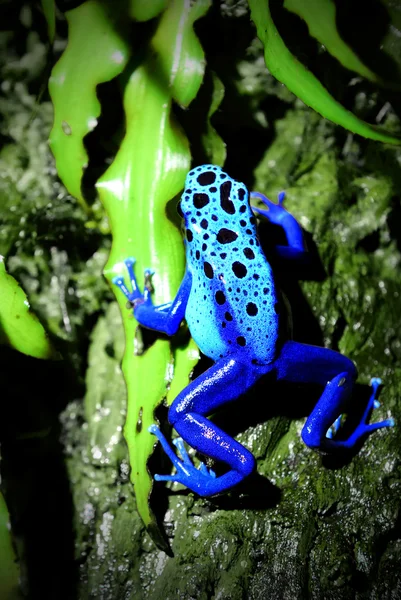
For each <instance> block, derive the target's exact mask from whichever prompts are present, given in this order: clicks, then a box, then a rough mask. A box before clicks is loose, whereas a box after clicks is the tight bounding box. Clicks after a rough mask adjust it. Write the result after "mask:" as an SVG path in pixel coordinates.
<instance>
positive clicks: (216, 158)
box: [202, 73, 227, 167]
mask: <svg viewBox="0 0 401 600" xmlns="http://www.w3.org/2000/svg"><path fill="white" fill-rule="evenodd" d="M212 85H213V92H212V101H211V103H210V107H209V110H208V113H207V117H208V120H207V124H206V132H205V133H204V134H203V135H202V143H203V147H204V149H205V152H206V155H207V157H208V160H209V161H210V163H212V164H214V165H219V166H220V167H222V166H223V165H224V161H225V160H226V155H227V152H226V145H225V143H224V141H223V140H222V138H221V137H220V136H219V134H218V133H217V131H216V130H215V128H214V127H213V125H212V124H211V118H212V117H213V115H214V113H215V112H216V111H217V110H218V108H219V106H220V104H221V103H222V101H223V98H224V85H223V83H222V81H221V80H220V79H219V78H218V77H217V75H216V73H212Z"/></svg>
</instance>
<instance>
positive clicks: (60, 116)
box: [49, 0, 129, 208]
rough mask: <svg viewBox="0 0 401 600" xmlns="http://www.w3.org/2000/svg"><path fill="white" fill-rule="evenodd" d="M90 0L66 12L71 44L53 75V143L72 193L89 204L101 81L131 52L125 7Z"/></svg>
mask: <svg viewBox="0 0 401 600" xmlns="http://www.w3.org/2000/svg"><path fill="white" fill-rule="evenodd" d="M119 6H120V5H119V3H116V4H115V5H114V12H113V11H112V10H111V8H113V5H111V7H110V9H109V8H108V7H107V6H106V5H105V3H103V2H100V1H96V0H89V1H88V2H85V3H84V4H81V6H79V7H78V8H75V9H73V10H70V11H68V12H67V13H66V18H67V22H68V45H67V48H66V50H65V51H64V53H63V55H62V56H61V58H60V60H59V61H58V63H57V64H56V65H55V67H54V69H53V71H52V75H51V77H50V79H49V92H50V96H51V98H52V101H53V106H54V124H53V129H52V131H51V133H50V146H51V149H52V151H53V154H54V157H55V159H56V166H57V171H58V174H59V177H60V179H61V180H62V182H63V183H64V185H65V187H66V188H67V190H68V191H69V193H70V194H71V195H72V196H74V197H75V198H77V199H78V200H79V201H80V202H81V204H82V205H83V206H84V207H86V208H87V205H86V201H85V199H84V197H83V195H82V192H81V180H82V176H83V171H84V169H85V168H86V166H87V164H88V155H87V152H86V150H85V147H84V143H83V140H84V137H85V136H86V135H87V134H88V133H89V132H90V131H92V130H93V129H94V128H95V127H96V125H97V118H98V117H99V115H100V103H99V101H98V99H97V96H96V87H97V86H98V85H99V84H100V83H104V82H106V81H110V80H111V79H113V78H114V77H116V76H117V75H119V74H120V73H121V72H122V71H123V69H124V67H125V65H126V64H127V61H128V58H129V46H128V45H127V43H126V42H125V40H124V39H123V38H122V36H121V35H119V33H118V29H119V23H120V20H121V12H120V10H119Z"/></svg>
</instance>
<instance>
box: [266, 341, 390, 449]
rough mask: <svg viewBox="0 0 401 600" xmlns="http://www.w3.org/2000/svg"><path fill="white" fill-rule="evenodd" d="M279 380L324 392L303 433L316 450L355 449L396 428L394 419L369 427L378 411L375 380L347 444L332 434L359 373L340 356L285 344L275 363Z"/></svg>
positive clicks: (290, 343)
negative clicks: (385, 429)
mask: <svg viewBox="0 0 401 600" xmlns="http://www.w3.org/2000/svg"><path fill="white" fill-rule="evenodd" d="M276 369H277V376H278V379H285V380H286V381H294V382H303V383H320V384H321V385H324V386H325V388H324V390H323V393H322V395H321V397H320V399H319V400H318V402H317V404H316V406H315V408H314V409H313V411H312V413H311V414H310V416H309V418H308V419H307V421H306V423H305V426H304V428H303V430H302V439H303V441H304V442H305V444H306V445H307V446H309V447H311V448H314V449H315V450H321V451H323V452H331V451H334V450H336V449H339V448H343V449H350V448H353V447H354V446H355V445H356V444H357V443H358V442H359V441H360V440H361V439H363V438H364V437H366V436H367V435H368V434H370V433H372V432H373V431H376V430H377V429H381V428H382V427H391V426H392V425H394V422H393V420H392V419H387V420H385V421H381V422H379V423H371V424H369V423H368V419H369V416H370V413H371V412H372V410H373V409H374V408H377V406H378V402H377V400H376V391H377V388H378V381H379V380H376V379H375V380H372V386H373V393H372V394H371V397H370V399H369V402H368V404H367V406H366V409H365V411H364V414H363V415H362V418H361V420H360V423H359V424H358V425H357V427H356V428H355V429H354V431H353V432H352V433H351V434H350V436H349V437H348V438H347V439H346V440H338V439H336V436H335V434H334V436H333V434H332V431H331V427H332V425H333V424H334V429H335V432H336V430H337V429H338V426H339V420H338V418H339V416H340V415H341V414H342V413H343V412H344V410H345V408H346V406H347V403H348V401H349V398H350V395H351V392H352V388H353V386H354V382H355V380H356V376H357V371H356V368H355V366H354V363H353V362H352V361H351V360H350V359H349V358H347V357H346V356H343V355H342V354H340V353H339V352H335V351H334V350H329V349H327V348H319V347H317V346H308V345H307V344H299V343H297V342H292V341H289V342H286V343H285V344H284V345H283V347H282V349H281V353H280V357H279V359H278V360H277V361H276Z"/></svg>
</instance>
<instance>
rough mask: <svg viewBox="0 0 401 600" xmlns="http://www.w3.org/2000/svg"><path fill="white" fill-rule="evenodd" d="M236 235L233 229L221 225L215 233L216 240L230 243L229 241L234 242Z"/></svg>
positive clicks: (221, 242)
mask: <svg viewBox="0 0 401 600" xmlns="http://www.w3.org/2000/svg"><path fill="white" fill-rule="evenodd" d="M237 237H238V233H235V231H232V230H231V229H226V228H225V227H222V228H221V229H220V231H219V232H218V234H217V241H218V242H219V243H220V244H231V242H234V241H235V240H236V239H237Z"/></svg>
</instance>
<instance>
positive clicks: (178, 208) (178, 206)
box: [177, 202, 184, 218]
mask: <svg viewBox="0 0 401 600" xmlns="http://www.w3.org/2000/svg"><path fill="white" fill-rule="evenodd" d="M177 212H178V214H179V215H180V217H182V218H184V213H183V212H182V208H181V202H179V203H178V204H177Z"/></svg>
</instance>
